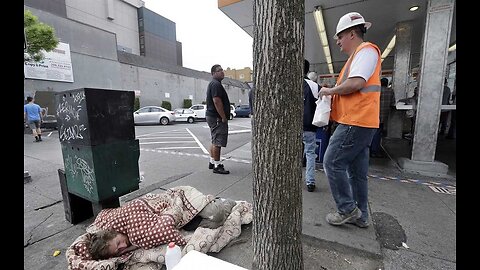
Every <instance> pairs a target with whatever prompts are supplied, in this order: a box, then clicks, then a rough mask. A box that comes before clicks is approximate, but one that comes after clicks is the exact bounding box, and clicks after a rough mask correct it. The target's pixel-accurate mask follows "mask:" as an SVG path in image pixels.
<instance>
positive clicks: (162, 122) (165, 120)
mask: <svg viewBox="0 0 480 270" xmlns="http://www.w3.org/2000/svg"><path fill="white" fill-rule="evenodd" d="M168 122H170V121H169V120H168V118H167V117H162V118H160V124H162V125H164V126H165V125H168Z"/></svg>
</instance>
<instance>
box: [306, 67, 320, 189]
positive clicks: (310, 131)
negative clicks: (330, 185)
mask: <svg viewBox="0 0 480 270" xmlns="http://www.w3.org/2000/svg"><path fill="white" fill-rule="evenodd" d="M309 69H310V62H308V60H307V59H305V60H304V66H303V72H304V75H305V77H304V78H303V79H304V80H303V154H304V156H305V158H306V168H305V182H306V184H307V191H308V192H313V191H314V190H315V158H316V155H315V147H316V146H317V143H316V141H315V139H316V135H317V126H315V125H312V121H313V116H314V115H315V109H316V108H317V104H316V103H315V102H316V101H317V99H318V84H317V83H316V82H314V81H312V80H311V79H309V78H308V77H307V73H308V70H309Z"/></svg>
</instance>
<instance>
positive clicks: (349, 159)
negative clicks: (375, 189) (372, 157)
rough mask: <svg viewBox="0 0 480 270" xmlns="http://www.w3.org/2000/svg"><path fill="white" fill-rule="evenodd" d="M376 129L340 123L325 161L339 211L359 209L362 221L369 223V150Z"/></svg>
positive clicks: (347, 211)
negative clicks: (356, 207)
mask: <svg viewBox="0 0 480 270" xmlns="http://www.w3.org/2000/svg"><path fill="white" fill-rule="evenodd" d="M376 130H377V129H376V128H364V127H357V126H349V125H344V124H339V125H338V126H337V128H336V129H335V132H334V133H333V135H332V137H331V138H330V142H329V144H328V147H327V151H326V152H325V157H324V160H323V167H324V169H325V174H326V175H327V178H328V182H329V183H330V190H331V192H332V196H333V199H334V200H335V204H336V205H337V209H338V212H339V213H340V214H346V213H350V212H351V211H352V210H353V209H354V208H355V206H358V208H360V210H361V211H362V217H361V219H362V220H363V221H367V220H368V182H367V181H368V180H367V173H368V161H369V147H370V144H371V142H372V138H373V135H374V134H375V131H376Z"/></svg>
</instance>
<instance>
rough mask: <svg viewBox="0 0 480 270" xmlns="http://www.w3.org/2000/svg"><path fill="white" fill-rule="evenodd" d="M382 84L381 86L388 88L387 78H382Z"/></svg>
mask: <svg viewBox="0 0 480 270" xmlns="http://www.w3.org/2000/svg"><path fill="white" fill-rule="evenodd" d="M380 84H381V85H382V86H388V79H387V78H382V79H381V80H380Z"/></svg>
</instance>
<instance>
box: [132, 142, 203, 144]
mask: <svg viewBox="0 0 480 270" xmlns="http://www.w3.org/2000/svg"><path fill="white" fill-rule="evenodd" d="M156 143H195V142H193V141H171V142H144V143H140V144H156Z"/></svg>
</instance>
